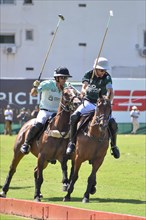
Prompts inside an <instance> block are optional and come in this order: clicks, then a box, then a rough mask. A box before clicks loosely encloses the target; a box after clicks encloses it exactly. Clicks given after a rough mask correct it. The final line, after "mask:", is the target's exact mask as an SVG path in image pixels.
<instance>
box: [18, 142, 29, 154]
mask: <svg viewBox="0 0 146 220" xmlns="http://www.w3.org/2000/svg"><path fill="white" fill-rule="evenodd" d="M20 151H21V153H23V154H28V153H29V152H30V145H28V144H26V143H24V144H23V145H22V146H21V148H20Z"/></svg>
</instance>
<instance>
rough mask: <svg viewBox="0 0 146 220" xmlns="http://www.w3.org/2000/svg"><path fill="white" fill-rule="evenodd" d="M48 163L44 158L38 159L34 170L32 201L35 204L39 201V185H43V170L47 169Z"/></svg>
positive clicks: (40, 196)
mask: <svg viewBox="0 0 146 220" xmlns="http://www.w3.org/2000/svg"><path fill="white" fill-rule="evenodd" d="M47 165H48V162H47V161H46V160H45V159H44V157H39V158H38V166H37V167H36V168H35V170H34V179H35V194H34V199H35V201H37V202H40V201H41V198H42V195H41V185H42V183H43V170H44V169H45V168H46V167H47Z"/></svg>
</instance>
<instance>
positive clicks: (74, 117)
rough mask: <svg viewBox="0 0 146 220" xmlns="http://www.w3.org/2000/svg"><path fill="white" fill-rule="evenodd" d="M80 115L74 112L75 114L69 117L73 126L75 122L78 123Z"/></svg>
mask: <svg viewBox="0 0 146 220" xmlns="http://www.w3.org/2000/svg"><path fill="white" fill-rule="evenodd" d="M80 115H81V113H80V112H76V113H75V114H72V115H71V116H70V123H71V124H74V123H76V122H78V120H79V118H80Z"/></svg>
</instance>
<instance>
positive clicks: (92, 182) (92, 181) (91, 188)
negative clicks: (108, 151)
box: [82, 157, 104, 203]
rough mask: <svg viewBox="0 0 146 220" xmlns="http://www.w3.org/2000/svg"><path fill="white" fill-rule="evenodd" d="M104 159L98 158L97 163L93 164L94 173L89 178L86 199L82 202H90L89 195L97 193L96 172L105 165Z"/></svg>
mask: <svg viewBox="0 0 146 220" xmlns="http://www.w3.org/2000/svg"><path fill="white" fill-rule="evenodd" d="M103 160H104V157H102V158H97V159H96V161H94V162H93V164H92V172H91V174H90V176H89V177H88V184H87V188H86V192H85V193H84V197H83V200H82V202H84V203H87V202H89V195H90V194H94V193H95V192H96V188H95V185H96V172H97V170H98V169H99V167H100V166H101V164H102V163H103Z"/></svg>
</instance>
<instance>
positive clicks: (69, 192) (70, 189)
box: [63, 160, 82, 202]
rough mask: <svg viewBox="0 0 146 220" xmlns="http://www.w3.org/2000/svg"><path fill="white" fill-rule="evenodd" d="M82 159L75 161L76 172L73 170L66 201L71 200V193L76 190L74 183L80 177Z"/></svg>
mask: <svg viewBox="0 0 146 220" xmlns="http://www.w3.org/2000/svg"><path fill="white" fill-rule="evenodd" d="M81 163H82V162H81V161H79V160H76V161H75V166H74V172H73V175H72V177H71V181H70V184H69V187H68V189H67V194H66V196H65V197H64V199H63V201H64V202H66V201H70V199H71V197H70V195H71V193H72V192H73V190H74V184H75V182H76V181H77V179H78V172H79V169H80V167H81Z"/></svg>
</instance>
